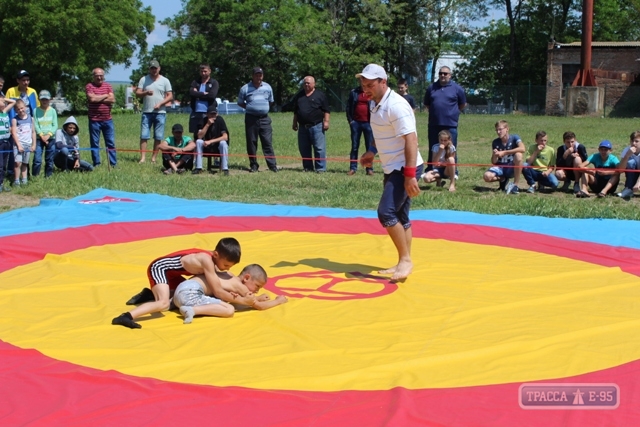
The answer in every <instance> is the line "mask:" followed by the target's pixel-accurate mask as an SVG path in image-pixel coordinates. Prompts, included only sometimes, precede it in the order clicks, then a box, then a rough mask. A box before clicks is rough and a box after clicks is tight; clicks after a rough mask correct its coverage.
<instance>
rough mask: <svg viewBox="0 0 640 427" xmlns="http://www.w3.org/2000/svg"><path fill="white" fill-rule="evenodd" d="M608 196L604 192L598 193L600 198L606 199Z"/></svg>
mask: <svg viewBox="0 0 640 427" xmlns="http://www.w3.org/2000/svg"><path fill="white" fill-rule="evenodd" d="M606 196H607V195H606V194H605V193H603V192H602V191H601V192H599V193H598V198H599V199H602V198H603V197H606Z"/></svg>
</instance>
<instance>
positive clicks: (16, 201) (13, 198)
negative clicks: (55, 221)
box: [0, 191, 40, 212]
mask: <svg viewBox="0 0 640 427" xmlns="http://www.w3.org/2000/svg"><path fill="white" fill-rule="evenodd" d="M39 204H40V199H39V198H37V197H29V196H23V195H20V194H14V193H8V192H6V191H3V192H2V193H0V212H7V211H11V210H13V209H19V208H26V207H30V206H38V205H39Z"/></svg>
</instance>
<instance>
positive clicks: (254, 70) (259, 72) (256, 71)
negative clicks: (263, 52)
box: [253, 67, 264, 74]
mask: <svg viewBox="0 0 640 427" xmlns="http://www.w3.org/2000/svg"><path fill="white" fill-rule="evenodd" d="M253 74H264V72H263V71H262V68H260V67H256V68H254V69H253Z"/></svg>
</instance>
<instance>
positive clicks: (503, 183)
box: [498, 178, 509, 191]
mask: <svg viewBox="0 0 640 427" xmlns="http://www.w3.org/2000/svg"><path fill="white" fill-rule="evenodd" d="M508 183H509V180H508V179H506V178H502V179H501V180H500V187H498V188H500V191H507V184H508Z"/></svg>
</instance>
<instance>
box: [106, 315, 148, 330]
mask: <svg viewBox="0 0 640 427" xmlns="http://www.w3.org/2000/svg"><path fill="white" fill-rule="evenodd" d="M111 324H112V325H122V326H126V327H127V328H131V329H140V328H142V326H140V324H138V323H136V322H134V321H133V319H132V318H131V315H130V314H129V313H122V314H121V315H120V316H118V317H114V318H113V319H112V320H111Z"/></svg>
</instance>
